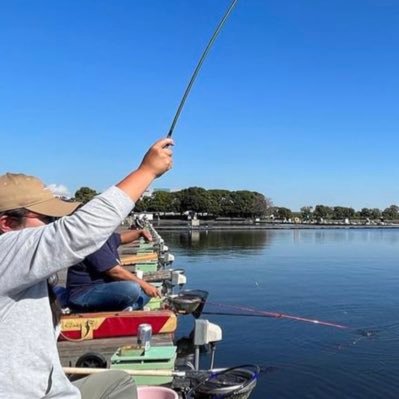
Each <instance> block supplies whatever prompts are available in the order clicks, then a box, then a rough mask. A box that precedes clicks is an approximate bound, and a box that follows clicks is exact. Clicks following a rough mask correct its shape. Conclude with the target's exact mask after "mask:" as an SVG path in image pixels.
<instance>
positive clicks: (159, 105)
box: [0, 0, 399, 210]
mask: <svg viewBox="0 0 399 399" xmlns="http://www.w3.org/2000/svg"><path fill="white" fill-rule="evenodd" d="M228 4H229V2H228V1H227V0H226V1H225V0H201V1H197V0H189V1H188V0H145V1H144V0H142V1H138V0H118V1H99V0H96V1H94V0H91V1H88V0H87V1H85V0H83V1H80V0H79V1H78V0H72V1H70V0H69V1H64V0H58V1H47V0H39V1H35V2H33V1H28V0H25V1H22V0H15V1H9V2H5V3H3V4H2V9H1V12H0V137H1V148H2V155H1V157H0V173H3V172H6V171H15V172H24V173H29V174H33V175H37V176H39V177H41V178H42V179H43V180H44V181H45V182H46V183H47V184H57V185H65V186H66V187H68V189H69V191H70V192H71V193H73V192H74V191H75V190H76V189H77V188H79V187H81V186H84V185H87V186H90V187H93V188H95V189H97V190H99V191H101V190H103V189H105V188H106V187H108V186H109V185H111V184H113V183H115V182H116V181H118V180H119V179H120V178H122V177H123V176H124V175H125V174H127V173H128V172H129V171H130V170H132V169H134V168H135V167H136V166H137V165H138V163H139V161H140V159H141V156H142V155H143V153H144V152H145V150H146V148H147V147H148V146H149V145H150V144H151V143H152V142H153V141H155V140H156V139H157V138H160V137H162V136H164V135H165V134H166V133H167V130H168V128H169V125H170V123H171V120H172V118H173V116H174V113H175V111H176V107H177V105H178V103H179V101H180V98H181V96H182V93H183V91H184V88H185V86H186V84H187V82H188V79H189V78H190V76H191V73H192V71H193V68H194V67H195V65H196V62H197V60H198V58H199V56H200V54H201V52H202V50H203V48H204V46H205V45H206V43H207V41H208V40H209V37H210V35H211V34H212V32H213V30H214V28H215V26H216V24H217V23H218V21H219V19H220V18H221V16H222V15H223V13H224V12H225V10H226V8H227V6H228ZM398 43H399V2H398V1H395V0H389V1H388V0H334V1H331V2H327V1H325V0H285V1H281V0H270V1H267V0H241V1H240V2H239V3H238V6H237V8H236V9H235V11H234V12H233V14H232V15H231V18H230V20H229V21H228V22H227V24H226V26H225V28H224V30H223V31H222V33H221V34H220V36H219V38H218V40H217V42H216V43H215V46H214V47H213V49H212V51H211V52H210V54H209V56H208V58H207V60H206V62H205V64H204V66H203V69H202V71H201V73H200V75H199V77H198V79H197V81H196V84H195V86H194V88H193V90H192V93H191V95H190V97H189V99H188V101H187V104H186V107H185V109H184V110H183V113H182V115H181V118H180V120H179V122H178V125H177V127H176V130H175V133H174V138H175V141H176V147H175V149H174V151H175V167H174V169H173V170H172V171H171V172H170V173H169V174H167V175H165V176H163V177H162V178H161V179H160V180H159V181H157V182H156V183H155V184H154V187H170V188H185V187H189V186H201V187H204V188H226V189H230V190H238V189H248V190H255V191H259V192H262V193H264V194H265V195H266V196H268V197H271V199H272V200H273V202H274V203H275V204H276V205H280V206H287V207H290V208H291V209H294V210H296V209H299V208H300V207H301V206H303V205H316V204H319V203H321V204H326V205H344V206H345V205H348V206H353V207H355V208H356V209H360V208H362V207H379V208H385V207H387V206H389V205H390V204H393V203H399V185H398V184H397V179H398V175H399V173H398V172H399V164H398V160H397V158H398V157H397V152H398V144H399V134H398V131H399V113H398V110H399V107H398V106H399V104H398V103H399V101H398V100H399V73H398V71H399V51H398Z"/></svg>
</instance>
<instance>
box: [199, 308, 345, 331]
mask: <svg viewBox="0 0 399 399" xmlns="http://www.w3.org/2000/svg"><path fill="white" fill-rule="evenodd" d="M207 304H209V305H214V306H218V307H222V308H229V309H234V310H240V311H244V312H249V314H242V313H241V314H240V313H229V314H228V313H217V312H203V313H205V314H216V315H217V314H220V315H226V316H227V315H229V316H233V315H235V316H260V317H271V318H275V319H288V320H295V321H302V322H305V323H312V324H318V325H320V326H327V327H335V328H340V329H347V328H349V327H348V326H344V325H342V324H337V323H332V322H329V321H322V320H316V319H309V318H306V317H301V316H294V315H289V314H286V313H280V312H269V311H265V310H259V309H255V308H251V307H246V306H236V305H228V304H222V303H213V302H207Z"/></svg>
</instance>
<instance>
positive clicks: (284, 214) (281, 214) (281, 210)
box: [273, 206, 292, 220]
mask: <svg viewBox="0 0 399 399" xmlns="http://www.w3.org/2000/svg"><path fill="white" fill-rule="evenodd" d="M273 214H274V217H275V218H276V219H280V220H288V219H291V217H292V211H291V209H288V208H285V207H282V206H281V207H276V208H274V212H273Z"/></svg>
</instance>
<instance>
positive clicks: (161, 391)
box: [137, 386, 179, 399]
mask: <svg viewBox="0 0 399 399" xmlns="http://www.w3.org/2000/svg"><path fill="white" fill-rule="evenodd" d="M178 398H179V397H178V396H177V393H176V392H175V391H173V390H172V389H169V388H165V387H155V386H154V387H151V386H140V387H137V399H178Z"/></svg>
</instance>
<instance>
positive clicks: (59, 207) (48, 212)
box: [0, 173, 80, 233]
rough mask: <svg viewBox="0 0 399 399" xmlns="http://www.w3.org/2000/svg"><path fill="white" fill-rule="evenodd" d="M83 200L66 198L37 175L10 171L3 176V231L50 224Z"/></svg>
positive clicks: (0, 211)
mask: <svg viewBox="0 0 399 399" xmlns="http://www.w3.org/2000/svg"><path fill="white" fill-rule="evenodd" d="M79 205H80V203H79V202H67V201H62V200H60V199H59V198H56V197H54V195H53V193H52V192H51V191H50V190H49V189H47V188H46V187H45V186H44V184H43V183H42V182H41V181H40V180H39V179H38V178H36V177H33V176H27V175H24V174H16V173H6V174H5V175H2V176H0V233H5V232H7V231H11V230H18V229H21V228H24V227H38V226H42V225H44V224H47V223H49V222H50V221H51V218H57V217H62V216H66V215H70V214H71V213H72V212H73V211H74V210H75V209H76V208H77V207H78V206H79Z"/></svg>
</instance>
